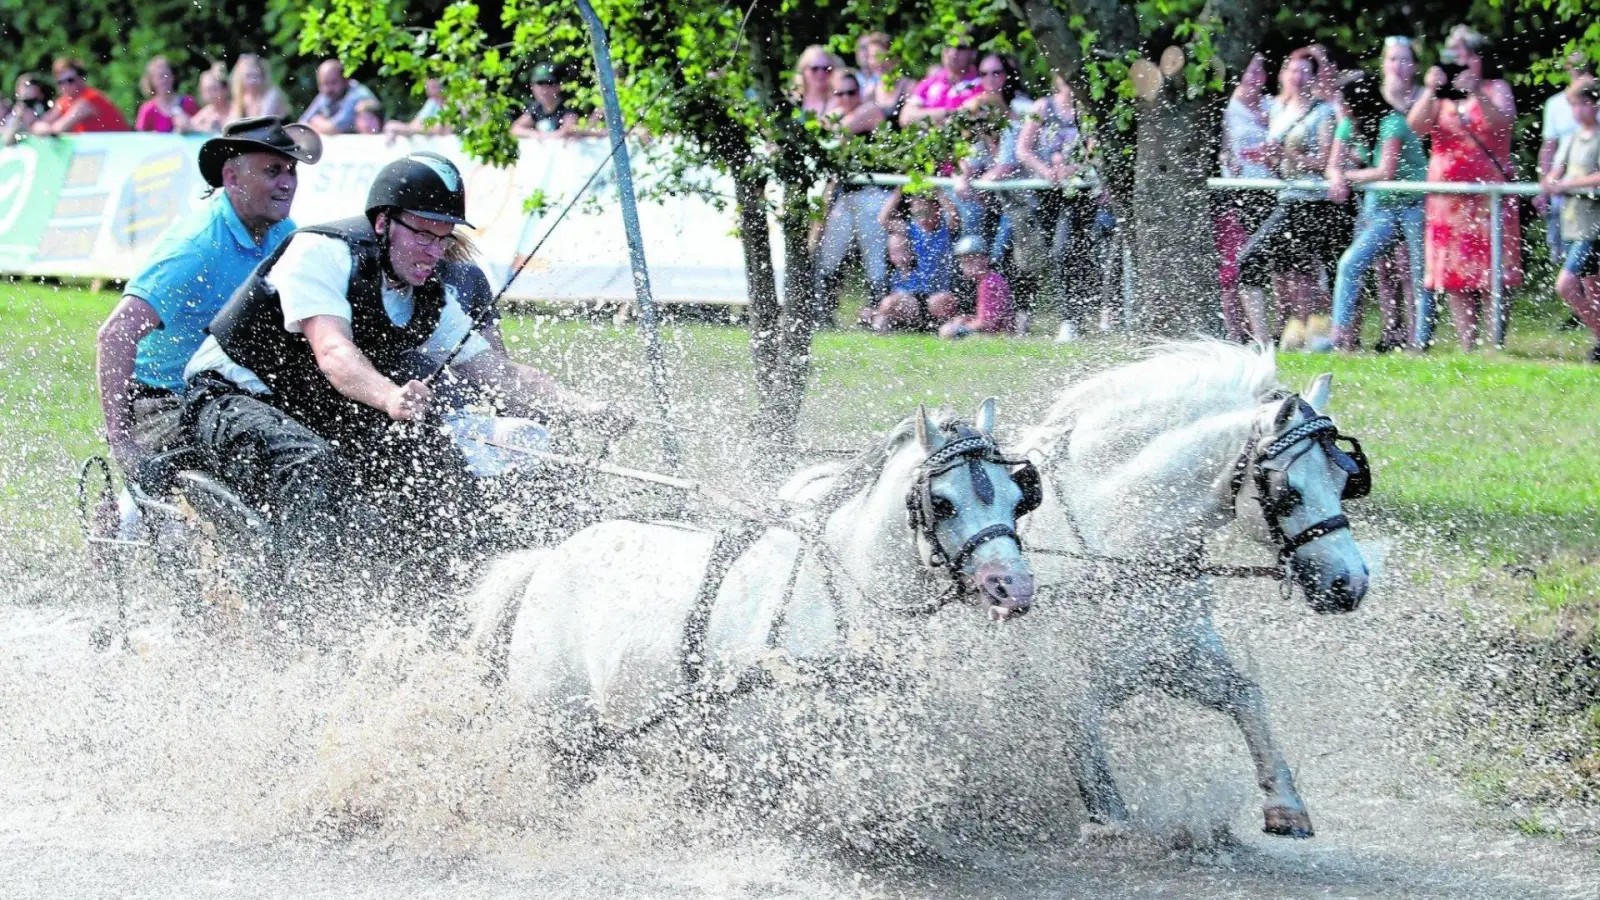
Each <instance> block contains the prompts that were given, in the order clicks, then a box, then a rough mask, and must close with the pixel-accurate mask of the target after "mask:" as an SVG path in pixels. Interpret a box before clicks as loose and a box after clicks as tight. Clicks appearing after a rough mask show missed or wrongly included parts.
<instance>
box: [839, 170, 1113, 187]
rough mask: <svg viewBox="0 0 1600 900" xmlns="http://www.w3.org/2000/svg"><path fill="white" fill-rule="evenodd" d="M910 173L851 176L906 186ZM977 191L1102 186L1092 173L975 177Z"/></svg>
mask: <svg viewBox="0 0 1600 900" xmlns="http://www.w3.org/2000/svg"><path fill="white" fill-rule="evenodd" d="M911 180H912V179H911V176H910V175H885V174H882V173H869V174H866V175H855V176H852V177H851V178H850V183H851V184H870V185H875V186H877V187H904V186H906V185H908V184H910V183H911ZM917 181H918V182H919V183H921V184H931V185H933V186H935V187H943V188H954V187H956V186H957V182H958V179H955V178H934V177H925V178H918V179H917ZM970 184H971V186H972V189H973V190H975V191H1049V190H1061V189H1063V188H1068V189H1071V190H1078V191H1083V190H1090V189H1092V188H1097V187H1099V186H1100V179H1098V178H1096V177H1095V176H1094V175H1093V174H1092V173H1091V174H1090V175H1089V176H1088V177H1086V178H1080V177H1073V178H1069V179H1067V180H1066V181H1063V182H1061V183H1060V184H1055V183H1053V182H1049V181H1046V180H1044V179H1043V178H1006V179H1002V180H999V181H989V180H987V179H983V178H975V179H973V180H972V181H971V182H970Z"/></svg>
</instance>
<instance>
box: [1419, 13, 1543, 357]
mask: <svg viewBox="0 0 1600 900" xmlns="http://www.w3.org/2000/svg"><path fill="white" fill-rule="evenodd" d="M1486 43H1487V42H1486V41H1485V39H1484V37H1483V35H1480V34H1478V33H1477V32H1475V31H1473V30H1471V29H1470V28H1467V27H1466V26H1464V25H1458V26H1456V27H1455V29H1453V30H1452V31H1451V32H1450V37H1449V40H1448V41H1447V42H1446V44H1445V49H1446V50H1450V51H1453V52H1454V53H1455V55H1456V59H1457V60H1458V61H1459V62H1460V63H1461V64H1463V65H1464V66H1465V67H1466V68H1465V69H1464V70H1462V71H1461V72H1460V74H1458V75H1456V76H1455V77H1454V79H1451V78H1449V77H1447V76H1446V75H1445V72H1444V70H1443V69H1441V68H1439V67H1438V66H1434V67H1433V68H1432V69H1429V70H1428V77H1427V79H1426V81H1425V82H1424V87H1423V91H1422V93H1421V94H1420V95H1419V96H1418V97H1417V102H1416V104H1415V105H1413V106H1412V107H1411V112H1410V114H1409V115H1408V116H1407V117H1406V121H1407V124H1409V125H1410V126H1411V130H1412V131H1415V132H1416V133H1417V134H1419V135H1423V134H1425V135H1428V136H1429V137H1430V138H1431V139H1432V143H1433V154H1432V157H1431V158H1430V159H1429V160H1428V180H1429V181H1475V182H1480V183H1483V182H1505V181H1512V180H1513V178H1512V177H1511V176H1512V175H1513V174H1515V173H1514V172H1513V171H1512V161H1511V132H1512V130H1513V129H1514V128H1515V126H1516V121H1517V107H1516V103H1515V101H1513V100H1512V98H1511V86H1510V85H1509V84H1506V83H1505V82H1504V81H1501V80H1499V79H1494V80H1488V79H1485V78H1484V77H1483V51H1484V49H1485V46H1486ZM1442 93H1454V94H1457V95H1458V96H1459V95H1464V96H1462V97H1461V99H1442V98H1441V97H1440V94H1442ZM1501 202H1502V204H1503V206H1502V207H1501V212H1502V215H1501V219H1500V223H1501V231H1500V235H1501V240H1500V263H1501V267H1502V271H1503V279H1502V282H1501V283H1502V284H1503V285H1504V286H1505V287H1515V286H1517V285H1519V284H1521V283H1522V228H1521V225H1520V223H1519V221H1518V218H1517V201H1516V198H1514V197H1507V198H1504V199H1503V200H1502V201H1501ZM1423 209H1424V217H1425V219H1426V222H1427V231H1426V238H1425V246H1426V248H1427V256H1428V275H1427V282H1428V284H1427V286H1428V287H1429V288H1430V289H1431V290H1433V291H1435V292H1443V293H1444V297H1445V300H1446V302H1448V303H1449V304H1450V316H1451V318H1452V319H1454V320H1455V324H1456V333H1457V334H1458V335H1459V336H1460V338H1461V349H1463V350H1468V351H1470V350H1471V349H1472V348H1473V347H1474V346H1475V345H1476V344H1477V342H1478V321H1479V319H1480V318H1482V312H1483V310H1482V306H1483V298H1484V295H1485V294H1487V293H1488V292H1489V291H1490V246H1489V212H1490V209H1491V207H1490V205H1489V198H1488V197H1486V196H1484V195H1482V194H1429V195H1428V198H1427V200H1426V201H1424V207H1423ZM1431 314H1432V310H1422V311H1419V314H1418V317H1417V343H1418V344H1419V345H1421V346H1424V347H1425V346H1427V345H1428V343H1430V338H1431V337H1432V331H1433V322H1432V321H1431V319H1432V315H1431Z"/></svg>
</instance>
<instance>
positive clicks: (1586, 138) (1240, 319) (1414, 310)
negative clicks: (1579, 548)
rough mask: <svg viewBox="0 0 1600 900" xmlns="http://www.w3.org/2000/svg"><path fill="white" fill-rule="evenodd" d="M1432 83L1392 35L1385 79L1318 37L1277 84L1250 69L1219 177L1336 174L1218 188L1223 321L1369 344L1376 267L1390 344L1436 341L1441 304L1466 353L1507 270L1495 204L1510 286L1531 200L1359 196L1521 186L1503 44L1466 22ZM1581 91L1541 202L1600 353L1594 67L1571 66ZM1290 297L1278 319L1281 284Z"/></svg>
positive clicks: (1548, 153) (1235, 104) (1562, 115)
mask: <svg viewBox="0 0 1600 900" xmlns="http://www.w3.org/2000/svg"><path fill="white" fill-rule="evenodd" d="M1438 59H1439V64H1438V65H1435V66H1432V67H1430V68H1429V69H1428V70H1427V72H1426V73H1425V74H1423V77H1422V79H1421V81H1420V83H1419V81H1418V74H1419V68H1420V67H1419V65H1418V55H1417V52H1416V48H1415V47H1414V46H1413V45H1412V42H1411V40H1410V39H1408V38H1405V37H1398V36H1397V37H1390V38H1387V39H1385V41H1384V42H1383V49H1382V58H1381V59H1380V60H1379V71H1380V73H1381V74H1380V77H1379V79H1378V82H1379V83H1378V84H1377V85H1376V88H1375V89H1372V88H1367V87H1365V86H1363V85H1360V84H1359V83H1358V82H1359V78H1360V76H1359V74H1357V73H1356V72H1354V71H1341V70H1340V69H1339V67H1338V66H1336V65H1334V64H1333V63H1332V61H1331V60H1330V59H1329V57H1328V54H1327V52H1326V51H1325V50H1324V49H1323V48H1320V47H1315V46H1313V47H1306V48H1302V49H1299V50H1296V51H1294V52H1293V53H1291V54H1289V56H1288V57H1287V58H1286V59H1285V60H1284V61H1283V63H1282V64H1281V65H1280V66H1279V69H1278V92H1277V94H1276V95H1275V96H1269V95H1268V94H1267V93H1266V85H1267V66H1266V62H1265V60H1264V59H1263V58H1262V57H1260V56H1258V57H1256V58H1255V59H1254V60H1252V61H1251V63H1250V65H1249V67H1248V68H1247V69H1246V70H1245V71H1244V72H1243V73H1242V74H1241V76H1240V78H1239V81H1238V84H1237V86H1236V87H1235V88H1234V90H1233V93H1232V96H1231V97H1230V99H1229V103H1228V106H1227V110H1226V112H1225V114H1224V118H1223V133H1222V141H1221V147H1222V150H1221V154H1220V156H1221V159H1220V163H1221V174H1223V175H1224V176H1228V177H1243V178H1273V177H1276V178H1281V179H1284V180H1305V179H1314V178H1318V177H1320V178H1322V179H1324V180H1325V183H1326V188H1325V189H1311V188H1307V189H1303V190H1302V189H1289V190H1280V191H1277V192H1276V193H1265V192H1256V191H1243V190H1241V191H1236V192H1229V193H1225V194H1219V198H1220V201H1219V202H1218V203H1217V210H1216V215H1215V219H1214V226H1215V235H1216V242H1217V251H1218V255H1219V257H1220V260H1221V269H1220V271H1219V282H1220V284H1221V288H1222V319H1223V324H1224V328H1225V330H1226V332H1227V334H1228V336H1229V337H1230V338H1233V339H1244V338H1247V337H1252V338H1255V339H1259V340H1262V341H1276V342H1278V343H1279V345H1280V346H1282V347H1284V348H1286V349H1306V350H1314V351H1321V350H1340V351H1353V350H1356V349H1358V348H1359V347H1360V344H1361V333H1362V329H1361V308H1360V306H1361V304H1360V297H1361V293H1362V289H1363V287H1364V283H1365V282H1366V281H1367V280H1368V276H1369V275H1371V276H1372V278H1371V281H1372V283H1373V288H1374V290H1373V293H1374V294H1375V295H1376V298H1377V301H1378V303H1377V305H1378V311H1379V315H1380V316H1381V318H1382V323H1381V326H1380V327H1379V328H1378V329H1376V331H1377V333H1378V337H1377V341H1376V344H1375V345H1374V349H1375V350H1377V351H1378V352H1380V353H1381V352H1385V351H1388V350H1394V349H1400V348H1412V349H1417V350H1425V349H1426V348H1428V347H1429V346H1431V345H1432V343H1433V341H1434V327H1435V317H1436V316H1435V313H1436V310H1435V303H1436V300H1437V299H1439V298H1442V299H1443V300H1444V304H1445V306H1446V307H1447V308H1448V310H1449V315H1450V317H1451V319H1452V321H1453V324H1454V326H1455V332H1456V335H1457V338H1458V340H1459V342H1460V344H1461V347H1462V349H1463V350H1468V351H1470V350H1472V349H1474V348H1475V347H1477V346H1479V345H1480V343H1481V342H1482V340H1483V338H1484V337H1485V336H1486V335H1485V334H1484V332H1485V331H1487V326H1486V322H1485V320H1486V318H1487V316H1488V315H1489V314H1490V309H1489V306H1490V303H1489V298H1490V295H1491V294H1492V292H1493V291H1494V287H1495V286H1494V285H1493V283H1492V278H1493V272H1494V271H1495V268H1494V266H1493V264H1492V258H1493V256H1494V248H1493V247H1492V246H1491V240H1492V239H1491V230H1492V226H1491V217H1492V212H1493V207H1492V205H1491V204H1492V203H1493V202H1499V203H1500V204H1501V210H1500V213H1501V223H1502V226H1501V233H1500V241H1501V243H1500V247H1499V257H1500V274H1501V284H1500V287H1501V288H1502V289H1503V290H1507V291H1509V290H1510V289H1512V288H1515V287H1517V286H1519V285H1520V284H1521V283H1522V281H1523V276H1524V260H1523V248H1522V229H1521V222H1520V217H1519V212H1520V206H1521V204H1520V202H1519V201H1518V199H1517V198H1516V197H1510V196H1508V197H1503V198H1501V199H1500V200H1499V201H1491V199H1490V198H1489V197H1488V196H1487V195H1485V194H1478V193H1472V192H1470V191H1469V192H1465V193H1422V192H1412V191H1402V190H1382V189H1373V190H1365V191H1362V192H1359V193H1353V192H1352V191H1351V188H1352V186H1361V185H1367V184H1371V183H1373V182H1394V181H1418V182H1420V181H1432V182H1461V183H1507V182H1513V181H1517V180H1519V179H1518V173H1517V171H1516V164H1515V158H1514V156H1513V153H1512V134H1513V131H1514V129H1515V126H1516V117H1517V111H1516V105H1515V101H1514V99H1513V97H1512V92H1511V88H1510V86H1509V85H1508V84H1507V82H1506V81H1504V80H1503V79H1501V78H1498V77H1496V75H1497V72H1496V70H1495V68H1494V65H1493V61H1492V57H1491V54H1490V47H1489V42H1488V41H1487V40H1486V39H1485V38H1484V37H1483V36H1482V35H1480V34H1478V33H1476V32H1474V31H1472V30H1471V29H1469V28H1466V27H1457V28H1455V29H1454V30H1452V31H1451V32H1450V34H1449V36H1448V37H1447V39H1446V40H1445V43H1444V46H1443V47H1442V48H1440V52H1439V53H1438ZM1566 78H1567V85H1566V86H1565V87H1564V89H1563V90H1562V91H1561V92H1560V93H1558V94H1556V95H1555V96H1553V97H1551V98H1550V99H1549V101H1548V102H1547V103H1546V104H1545V108H1544V122H1543V132H1542V136H1543V144H1542V146H1541V148H1540V153H1539V163H1538V168H1539V171H1538V173H1537V174H1538V180H1539V181H1540V183H1541V184H1542V185H1543V187H1544V193H1543V194H1542V195H1541V196H1540V197H1539V198H1538V199H1537V200H1536V201H1535V202H1534V204H1533V206H1534V208H1535V209H1537V210H1538V211H1540V212H1541V213H1543V214H1544V215H1545V216H1546V217H1547V219H1548V226H1547V229H1546V235H1547V243H1548V247H1549V251H1550V254H1551V259H1552V262H1553V263H1554V264H1555V265H1556V266H1558V267H1560V274H1559V276H1558V277H1557V281H1556V291H1557V293H1558V294H1559V295H1560V296H1561V297H1562V299H1563V300H1565V301H1566V302H1567V304H1568V306H1569V307H1570V308H1571V310H1572V313H1573V316H1574V317H1575V319H1576V320H1577V321H1578V322H1580V323H1581V324H1583V325H1585V326H1587V327H1588V328H1589V329H1590V330H1591V331H1592V332H1593V333H1594V336H1595V339H1596V345H1595V349H1594V350H1593V351H1592V352H1591V354H1590V358H1591V360H1592V361H1595V362H1600V281H1597V276H1600V253H1597V246H1596V244H1595V240H1596V239H1597V238H1600V207H1597V201H1596V200H1594V199H1593V198H1592V197H1590V196H1588V195H1587V194H1585V193H1582V192H1584V191H1587V190H1591V189H1594V188H1597V187H1600V175H1597V174H1596V172H1597V171H1600V161H1597V152H1600V142H1597V141H1596V140H1595V136H1594V119H1595V109H1594V104H1595V100H1596V98H1597V97H1600V93H1597V88H1596V83H1595V79H1594V75H1593V73H1592V72H1591V70H1590V69H1589V67H1588V65H1587V63H1586V62H1585V61H1584V60H1583V59H1582V58H1581V57H1573V58H1570V59H1568V60H1567V66H1566ZM1269 289H1270V290H1271V292H1272V295H1273V297H1274V299H1275V304H1274V305H1275V307H1276V315H1275V316H1273V317H1271V319H1272V321H1269V316H1268V310H1267V308H1266V303H1265V296H1266V291H1267V290H1269Z"/></svg>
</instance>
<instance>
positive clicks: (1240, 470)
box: [1232, 394, 1372, 566]
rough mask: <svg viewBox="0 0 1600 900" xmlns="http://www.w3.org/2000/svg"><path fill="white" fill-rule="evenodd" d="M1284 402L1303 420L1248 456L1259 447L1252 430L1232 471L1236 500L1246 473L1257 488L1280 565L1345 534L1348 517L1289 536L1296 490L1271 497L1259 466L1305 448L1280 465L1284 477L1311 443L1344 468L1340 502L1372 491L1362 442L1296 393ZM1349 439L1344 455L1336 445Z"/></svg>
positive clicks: (1297, 501) (1267, 479)
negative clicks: (1335, 535)
mask: <svg viewBox="0 0 1600 900" xmlns="http://www.w3.org/2000/svg"><path fill="white" fill-rule="evenodd" d="M1288 402H1290V403H1295V404H1298V407H1299V410H1300V412H1301V414H1302V415H1304V416H1305V420H1304V421H1302V422H1301V423H1300V424H1298V425H1296V426H1294V427H1293V428H1290V429H1288V430H1286V431H1284V432H1283V433H1282V434H1280V435H1278V436H1277V437H1275V438H1273V439H1272V441H1271V442H1270V443H1269V444H1267V446H1265V447H1263V448H1262V449H1261V450H1260V452H1258V453H1256V454H1255V456H1254V457H1252V456H1251V455H1250V454H1251V450H1252V449H1253V448H1254V447H1256V446H1257V444H1258V443H1259V437H1258V432H1257V430H1256V429H1255V428H1252V429H1251V431H1250V439H1249V440H1248V441H1246V442H1245V446H1244V451H1243V452H1242V453H1241V454H1240V455H1239V462H1238V463H1237V464H1236V465H1235V467H1234V473H1233V485H1232V493H1233V497H1234V499H1235V501H1237V499H1238V497H1239V490H1240V488H1241V487H1242V486H1243V484H1244V478H1245V475H1246V474H1247V473H1248V474H1249V476H1250V479H1251V481H1252V482H1253V483H1254V484H1255V488H1256V502H1257V503H1259V504H1260V506H1261V517H1262V518H1263V519H1264V520H1265V521H1266V523H1267V529H1268V531H1269V533H1270V534H1271V535H1272V540H1273V542H1274V543H1276V544H1277V545H1278V564H1279V565H1280V566H1287V565H1289V564H1290V562H1291V560H1292V558H1293V557H1294V553H1295V551H1297V550H1299V549H1300V548H1301V547H1304V546H1305V545H1307V544H1309V543H1311V542H1312V541H1314V540H1316V539H1317V538H1320V537H1325V536H1326V535H1330V534H1333V533H1334V532H1336V531H1342V530H1347V529H1349V527H1350V519H1349V518H1348V517H1347V516H1345V515H1344V513H1342V512H1341V513H1339V514H1338V515H1333V516H1329V517H1328V518H1326V519H1323V520H1322V521H1320V522H1315V523H1313V524H1311V525H1309V526H1307V527H1306V528H1305V529H1304V530H1302V531H1299V532H1297V533H1295V534H1293V535H1290V534H1287V533H1285V531H1284V530H1283V519H1285V518H1287V517H1288V516H1290V515H1292V514H1293V513H1294V511H1295V509H1296V508H1297V507H1299V506H1300V503H1301V497H1300V492H1299V491H1297V490H1295V489H1294V488H1292V487H1287V486H1286V487H1285V489H1284V490H1282V491H1279V492H1276V493H1274V492H1273V490H1272V484H1271V480H1270V476H1269V474H1268V472H1269V471H1270V470H1268V469H1267V468H1266V467H1265V466H1264V465H1263V463H1266V462H1269V461H1271V460H1274V459H1277V458H1278V457H1280V456H1283V455H1284V454H1285V453H1288V452H1289V451H1290V450H1292V449H1294V448H1295V447H1298V446H1300V445H1301V444H1305V445H1306V446H1305V449H1303V450H1301V451H1300V452H1299V453H1298V454H1296V455H1295V457H1294V458H1293V459H1291V460H1289V461H1288V462H1287V463H1285V464H1284V465H1283V466H1282V467H1281V471H1283V472H1285V473H1287V472H1288V470H1289V467H1290V466H1293V465H1294V463H1295V461H1296V460H1298V459H1299V458H1300V457H1301V456H1303V455H1305V454H1306V453H1308V452H1309V451H1310V450H1311V444H1312V443H1315V444H1317V445H1318V446H1321V447H1322V449H1323V452H1324V453H1326V454H1327V455H1328V458H1329V459H1332V460H1333V462H1334V464H1335V465H1337V466H1338V467H1339V468H1340V469H1342V470H1344V472H1345V474H1346V475H1347V476H1348V478H1347V479H1346V480H1345V484H1344V493H1343V494H1342V495H1341V496H1340V498H1339V499H1340V500H1356V499H1359V498H1361V497H1365V496H1366V495H1367V494H1368V493H1369V492H1370V491H1371V490H1372V470H1371V468H1370V467H1369V466H1368V464H1367V455H1366V454H1365V453H1363V452H1362V451H1361V442H1360V441H1358V440H1356V439H1355V438H1353V437H1349V436H1347V435H1341V434H1340V433H1339V428H1338V426H1337V425H1335V424H1333V420H1332V419H1330V418H1328V417H1327V416H1324V415H1320V414H1318V413H1317V411H1316V410H1315V409H1313V408H1312V406H1311V404H1309V403H1307V402H1306V401H1305V400H1303V399H1301V398H1300V396H1299V395H1298V394H1295V395H1291V396H1290V398H1289V400H1288ZM1341 440H1343V441H1348V442H1349V444H1350V449H1349V450H1348V451H1347V450H1345V449H1344V448H1342V447H1340V446H1339V445H1338V442H1339V441H1341Z"/></svg>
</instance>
